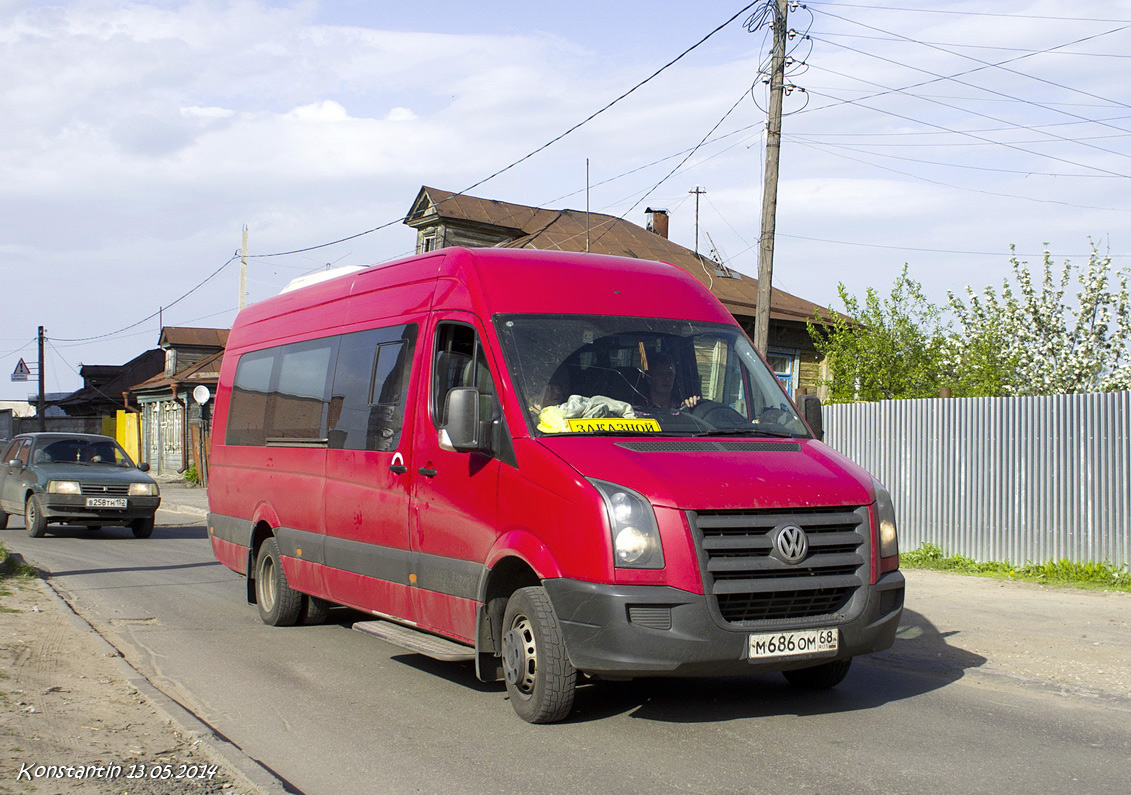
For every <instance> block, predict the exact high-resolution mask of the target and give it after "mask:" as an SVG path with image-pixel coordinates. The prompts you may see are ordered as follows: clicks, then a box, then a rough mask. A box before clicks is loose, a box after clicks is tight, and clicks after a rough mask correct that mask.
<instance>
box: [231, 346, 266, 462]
mask: <svg viewBox="0 0 1131 795" xmlns="http://www.w3.org/2000/svg"><path fill="white" fill-rule="evenodd" d="M274 369H275V351H273V350H265V351H255V352H253V353H245V354H244V355H243V356H241V357H240V363H239V366H238V367H237V368H236V378H235V381H234V383H233V384H232V398H231V403H230V405H229V407H228V435H227V442H228V444H233V445H264V444H266V443H267V434H266V432H265V431H266V419H267V398H268V396H269V395H270V394H271V374H272V372H274Z"/></svg>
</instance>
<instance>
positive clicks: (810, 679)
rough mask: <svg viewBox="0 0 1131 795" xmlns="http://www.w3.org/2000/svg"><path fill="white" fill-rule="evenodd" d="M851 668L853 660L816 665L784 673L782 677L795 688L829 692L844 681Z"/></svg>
mask: <svg viewBox="0 0 1131 795" xmlns="http://www.w3.org/2000/svg"><path fill="white" fill-rule="evenodd" d="M851 666H852V659H851V658H849V659H847V660H833V661H832V662H828V663H825V664H824V665H814V666H813V667H811V668H797V669H795V670H793V671H782V676H784V677H785V678H786V680H787V681H788V682H789V683H790V684H791V685H793V686H794V687H801V688H804V689H806V690H828V689H829V688H830V687H836V686H837V685H839V684H840V683H841V682H842V681H844V677H846V676H848V669H849V668H850V667H851Z"/></svg>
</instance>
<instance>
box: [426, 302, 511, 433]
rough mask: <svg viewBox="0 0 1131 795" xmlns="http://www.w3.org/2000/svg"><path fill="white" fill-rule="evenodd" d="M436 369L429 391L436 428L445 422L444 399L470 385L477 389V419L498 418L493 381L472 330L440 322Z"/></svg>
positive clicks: (477, 339)
mask: <svg viewBox="0 0 1131 795" xmlns="http://www.w3.org/2000/svg"><path fill="white" fill-rule="evenodd" d="M435 361H436V369H435V373H434V378H433V388H432V399H433V404H432V418H433V421H434V422H435V423H436V427H437V428H441V427H443V426H444V425H446V424H447V422H448V417H447V411H446V409H447V406H446V405H445V404H446V400H445V398H446V397H447V395H448V391H449V390H451V389H454V388H455V387H457V386H473V387H475V388H476V389H478V390H479V419H480V420H481V421H484V422H485V421H487V420H492V419H495V418H496V417H497V416H498V409H497V405H498V404H497V401H496V400H495V382H494V380H493V379H492V378H491V370H490V368H489V367H488V366H487V358H486V356H485V355H484V353H483V346H482V345H480V344H479V335H478V334H476V333H475V329H473V328H471V327H470V326H465V325H462V324H457V323H444V324H441V325H440V326H438V327H437V328H436V360H435Z"/></svg>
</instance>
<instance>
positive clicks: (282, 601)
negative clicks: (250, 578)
mask: <svg viewBox="0 0 1131 795" xmlns="http://www.w3.org/2000/svg"><path fill="white" fill-rule="evenodd" d="M255 601H256V603H257V604H258V606H259V617H260V618H261V619H263V623H264V624H267V625H269V626H272V627H290V626H293V625H294V624H296V623H297V622H298V620H299V618H300V617H301V615H302V594H300V593H299V592H298V591H296V590H294V589H293V588H291V586H290V584H289V583H288V582H287V574H286V572H284V571H283V563H282V556H281V555H280V554H279V542H278V541H276V540H275V539H274V538H268V539H267V540H266V541H264V542H263V545H262V546H261V547H260V548H259V557H258V558H256V560H255Z"/></svg>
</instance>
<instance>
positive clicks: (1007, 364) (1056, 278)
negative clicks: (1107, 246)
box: [948, 244, 1131, 396]
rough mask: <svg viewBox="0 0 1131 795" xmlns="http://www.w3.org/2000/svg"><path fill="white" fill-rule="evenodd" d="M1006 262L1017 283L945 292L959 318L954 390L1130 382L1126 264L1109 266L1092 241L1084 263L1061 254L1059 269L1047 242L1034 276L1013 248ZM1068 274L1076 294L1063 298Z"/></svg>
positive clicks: (1024, 391) (1109, 387) (1130, 304)
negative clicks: (1036, 278) (1122, 267)
mask: <svg viewBox="0 0 1131 795" xmlns="http://www.w3.org/2000/svg"><path fill="white" fill-rule="evenodd" d="M1011 250H1013V249H1012V247H1011ZM1010 265H1011V266H1012V269H1013V275H1012V278H1013V281H1014V282H1015V284H1011V283H1010V280H1009V279H1006V280H1005V281H1004V282H1003V284H1002V287H1001V292H1000V293H998V292H997V291H995V290H994V289H993V288H992V287H986V288H985V289H983V290H982V291H981V292H974V290H972V289H971V288H970V287H967V288H966V299H965V300H962V299H960V298H958V297H957V296H955V295H954V294H953V293H949V294H948V295H949V298H950V311H951V312H952V313H953V315H954V318H955V321H956V323H957V328H956V329H955V330H954V331H953V332H952V333H951V335H950V340H949V347H950V358H951V362H950V366H951V368H952V369H953V372H954V374H955V390H956V394H959V395H965V396H999V395H1058V394H1072V393H1079V392H1110V391H1116V390H1124V389H1131V349H1129V345H1131V297H1129V294H1128V276H1129V274H1128V271H1127V270H1113V269H1112V265H1111V257H1109V256H1101V255H1100V253H1099V251H1098V250H1097V249H1096V247H1095V245H1094V244H1093V246H1092V250H1091V253H1090V255H1089V257H1088V264H1087V265H1086V266H1085V267H1082V268H1076V267H1074V266H1073V265H1072V263H1071V262H1069V261H1067V260H1066V261H1065V263H1064V266H1063V268H1061V269H1059V271H1058V270H1057V268H1056V267H1055V265H1054V263H1053V259H1052V255H1051V254H1050V253H1049V252H1048V251H1047V250H1046V251H1045V252H1044V256H1043V259H1042V263H1041V272H1040V274H1039V280H1040V281H1039V284H1038V283H1037V282H1035V281H1034V278H1033V275H1032V274H1031V273H1030V271H1029V268H1028V263H1026V262H1021V261H1020V260H1018V259H1017V255H1016V251H1015V250H1014V253H1013V256H1011V257H1010ZM1074 276H1075V279H1073V277H1074ZM1073 281H1075V283H1076V285H1077V287H1078V292H1076V294H1075V302H1066V301H1065V293H1066V292H1067V291H1068V289H1069V285H1070V284H1071V283H1072V282H1073Z"/></svg>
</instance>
